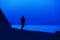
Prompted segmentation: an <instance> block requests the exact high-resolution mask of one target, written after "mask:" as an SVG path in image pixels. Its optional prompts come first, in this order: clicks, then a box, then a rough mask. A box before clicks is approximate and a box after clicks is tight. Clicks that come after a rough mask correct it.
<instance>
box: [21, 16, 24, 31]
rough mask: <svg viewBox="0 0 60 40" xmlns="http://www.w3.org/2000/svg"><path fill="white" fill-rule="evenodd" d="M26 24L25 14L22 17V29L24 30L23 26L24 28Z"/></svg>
mask: <svg viewBox="0 0 60 40" xmlns="http://www.w3.org/2000/svg"><path fill="white" fill-rule="evenodd" d="M24 25H25V17H24V15H23V16H22V17H21V29H22V31H23V28H24Z"/></svg>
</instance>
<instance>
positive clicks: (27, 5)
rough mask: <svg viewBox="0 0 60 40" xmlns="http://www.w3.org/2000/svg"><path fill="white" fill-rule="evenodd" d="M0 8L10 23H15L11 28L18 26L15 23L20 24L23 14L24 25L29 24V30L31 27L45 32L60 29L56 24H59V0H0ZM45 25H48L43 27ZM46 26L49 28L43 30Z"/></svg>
mask: <svg viewBox="0 0 60 40" xmlns="http://www.w3.org/2000/svg"><path fill="white" fill-rule="evenodd" d="M0 8H1V9H2V10H3V12H4V14H5V16H6V17H7V19H8V21H9V22H10V24H11V25H15V26H12V27H13V28H14V27H16V28H18V29H19V28H20V26H17V25H20V18H21V16H22V15H24V16H25V18H26V25H30V26H31V27H28V28H27V29H29V30H31V28H32V29H33V30H35V31H40V30H41V31H45V32H56V31H57V30H60V26H58V25H60V0H0ZM32 25H35V26H34V27H33V26H32ZM36 25H37V26H36ZM38 25H39V26H38ZM41 25H43V29H41ZM46 26H48V27H47V28H45V27H46ZM50 27H51V28H52V30H51V28H50ZM56 27H57V28H56ZM25 28H26V27H25ZM48 28H50V29H49V30H44V29H48ZM27 29H26V30H27Z"/></svg>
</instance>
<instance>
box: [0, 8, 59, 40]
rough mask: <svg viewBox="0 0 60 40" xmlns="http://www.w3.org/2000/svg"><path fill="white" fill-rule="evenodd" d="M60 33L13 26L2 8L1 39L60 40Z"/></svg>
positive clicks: (0, 13) (0, 16)
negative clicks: (34, 30) (19, 28)
mask: <svg viewBox="0 0 60 40" xmlns="http://www.w3.org/2000/svg"><path fill="white" fill-rule="evenodd" d="M59 33H60V32H59ZM59 33H56V34H50V33H46V32H33V31H26V30H23V32H22V30H18V29H13V28H11V25H10V24H9V22H8V20H7V19H6V17H5V15H4V14H3V12H2V10H1V9H0V40H57V39H58V40H59V37H60V36H57V34H58V35H59Z"/></svg>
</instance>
